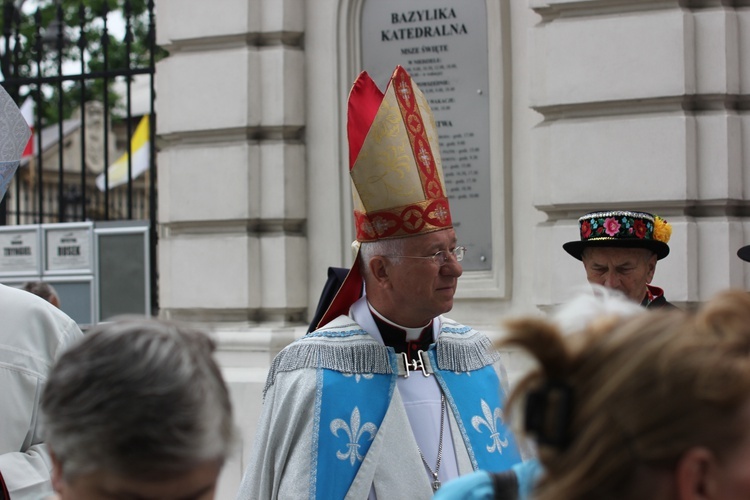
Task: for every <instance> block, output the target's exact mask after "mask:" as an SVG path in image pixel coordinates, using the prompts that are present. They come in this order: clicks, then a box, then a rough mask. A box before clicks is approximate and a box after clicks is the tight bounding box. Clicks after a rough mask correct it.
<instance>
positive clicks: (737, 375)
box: [503, 291, 750, 500]
mask: <svg viewBox="0 0 750 500" xmlns="http://www.w3.org/2000/svg"><path fill="white" fill-rule="evenodd" d="M508 328H509V335H508V336H507V337H506V339H505V340H504V342H503V344H506V345H507V344H511V345H515V346H519V347H521V348H522V349H525V350H526V351H528V352H529V353H530V354H531V355H532V356H533V357H534V358H536V360H537V361H538V362H539V368H538V370H536V371H535V372H533V373H532V374H530V375H529V376H527V377H526V378H525V379H524V380H522V381H521V383H520V384H519V386H518V388H517V389H516V390H515V391H514V393H513V394H512V396H511V398H510V401H509V403H508V405H509V407H510V409H511V413H512V410H513V408H514V407H518V406H519V405H520V404H521V402H522V401H523V402H526V413H525V414H524V427H525V430H526V434H527V435H530V436H531V437H532V438H533V439H534V440H535V441H537V444H538V449H539V458H540V461H541V462H542V464H543V465H544V467H545V470H546V474H545V476H544V478H543V479H542V481H541V482H540V484H539V485H538V488H537V495H536V496H535V497H534V498H537V499H539V500H550V499H553V498H554V499H556V500H560V499H563V500H567V499H570V500H572V499H576V500H586V499H592V500H593V499H601V498H611V499H619V498H633V497H636V496H642V495H644V494H645V495H646V496H648V492H649V491H650V488H651V487H652V486H653V485H651V484H648V479H647V478H648V477H649V475H650V474H652V473H653V472H658V471H670V470H672V469H673V468H674V467H675V465H676V464H677V462H678V460H679V458H680V456H681V455H682V454H683V453H684V452H686V451H687V450H689V449H691V448H692V447H697V446H701V447H705V448H708V449H709V450H711V451H712V452H713V453H714V454H715V455H716V456H717V457H719V458H721V457H723V456H726V454H727V453H728V452H730V451H731V450H732V449H733V448H734V447H735V446H737V444H738V443H740V442H741V441H742V439H743V438H744V436H745V434H746V432H747V431H746V429H745V427H746V426H745V425H743V423H742V421H741V419H740V416H739V414H740V412H741V410H742V409H743V408H744V407H745V406H746V404H747V402H748V401H749V400H750V296H748V294H747V293H745V292H740V291H730V292H725V293H723V294H720V295H718V296H717V297H716V298H714V299H713V300H711V301H710V302H709V303H708V304H706V305H705V307H703V308H702V309H701V310H700V311H699V312H697V313H695V314H689V313H686V312H683V311H677V310H673V311H664V310H658V311H653V312H646V311H644V313H643V314H639V315H636V316H633V317H630V318H623V317H611V318H610V319H609V320H606V321H597V322H595V323H592V324H591V325H590V326H589V327H588V328H587V329H585V330H583V331H582V332H579V333H578V334H576V335H572V336H568V337H564V336H563V335H562V333H561V332H560V331H559V329H558V328H557V327H556V326H554V325H553V324H551V323H549V322H546V321H542V320H538V319H526V320H517V321H514V322H511V323H510V324H509V325H508ZM540 401H541V402H540ZM530 403H533V404H530Z"/></svg>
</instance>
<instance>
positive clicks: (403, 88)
mask: <svg viewBox="0 0 750 500" xmlns="http://www.w3.org/2000/svg"><path fill="white" fill-rule="evenodd" d="M398 93H399V94H401V97H402V98H403V99H404V100H405V101H406V102H407V103H408V102H409V101H410V100H411V87H409V84H408V83H406V81H405V80H401V83H400V84H399V86H398Z"/></svg>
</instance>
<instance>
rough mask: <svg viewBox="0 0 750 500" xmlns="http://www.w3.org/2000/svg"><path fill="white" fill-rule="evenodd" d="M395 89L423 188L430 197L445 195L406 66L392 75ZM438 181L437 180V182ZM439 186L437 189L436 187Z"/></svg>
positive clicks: (426, 195) (397, 69)
mask: <svg viewBox="0 0 750 500" xmlns="http://www.w3.org/2000/svg"><path fill="white" fill-rule="evenodd" d="M392 84H393V90H394V93H395V94H396V100H397V101H398V103H399V108H400V109H401V117H402V118H403V120H404V123H405V124H406V131H407V134H408V136H409V143H410V145H411V149H412V154H413V155H414V159H415V161H416V164H417V169H418V170H419V178H420V180H421V182H422V189H423V191H424V193H425V197H427V198H428V199H434V198H441V197H443V196H444V193H443V189H442V185H441V183H440V181H439V180H438V178H437V169H436V168H435V157H434V155H433V153H432V146H431V145H430V141H429V140H428V139H427V134H426V131H425V126H424V121H423V120H422V113H420V110H419V106H418V105H417V99H416V96H415V95H414V91H413V88H412V85H413V84H412V80H411V77H410V76H409V74H408V73H407V72H406V70H405V69H404V68H402V67H401V66H398V67H397V68H396V70H395V71H394V73H393V77H392ZM435 181H437V182H435ZM436 186H437V189H436Z"/></svg>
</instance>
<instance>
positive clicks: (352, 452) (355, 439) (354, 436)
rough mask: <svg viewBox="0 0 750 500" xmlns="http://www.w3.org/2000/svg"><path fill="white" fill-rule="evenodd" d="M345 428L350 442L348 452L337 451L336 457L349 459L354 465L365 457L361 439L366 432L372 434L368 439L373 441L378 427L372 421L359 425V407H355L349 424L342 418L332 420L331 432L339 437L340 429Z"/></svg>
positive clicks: (347, 446)
mask: <svg viewBox="0 0 750 500" xmlns="http://www.w3.org/2000/svg"><path fill="white" fill-rule="evenodd" d="M341 429H344V432H345V433H346V437H347V438H348V439H349V442H348V443H347V445H346V448H347V450H346V452H342V451H336V458H338V459H339V460H346V459H347V458H348V459H349V462H350V463H351V464H352V466H353V465H354V464H355V463H356V462H357V460H359V461H360V462H361V461H362V460H363V459H364V458H365V457H364V456H362V455H361V454H360V453H359V441H360V440H361V439H362V437H363V436H364V434H365V433H368V434H370V438H369V439H368V441H372V440H373V439H374V438H375V433H376V432H378V427H377V426H376V425H375V424H373V423H372V422H365V424H364V425H363V426H362V427H360V426H359V408H357V407H356V406H355V407H354V411H353V412H352V416H351V419H350V421H349V424H347V423H346V422H344V421H343V420H342V419H340V418H337V419H335V420H333V421H332V422H331V432H332V433H333V435H334V436H336V437H339V434H338V433H339V430H341Z"/></svg>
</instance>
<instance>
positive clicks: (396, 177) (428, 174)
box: [347, 66, 452, 242]
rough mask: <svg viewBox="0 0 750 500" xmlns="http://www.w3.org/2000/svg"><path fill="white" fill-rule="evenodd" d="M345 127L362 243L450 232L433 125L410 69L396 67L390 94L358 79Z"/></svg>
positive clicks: (365, 79) (368, 80)
mask: <svg viewBox="0 0 750 500" xmlns="http://www.w3.org/2000/svg"><path fill="white" fill-rule="evenodd" d="M347 128H348V135H349V173H350V175H351V180H352V197H353V202H354V223H355V227H356V234H357V240H358V241H360V242H366V241H376V240H381V239H388V238H403V237H406V236H415V235H418V234H424V233H430V232H433V231H438V230H441V229H447V228H450V227H452V221H451V214H450V208H449V206H448V197H447V196H446V192H445V184H444V181H443V169H442V166H441V162H440V146H439V144H438V134H437V128H436V127H435V120H434V118H433V117H432V112H431V111H430V106H429V105H428V104H427V99H425V97H424V95H423V94H422V92H421V91H420V90H419V88H418V87H417V85H416V84H415V83H414V82H413V81H412V79H411V77H410V76H409V74H408V73H407V72H406V70H405V69H404V68H402V67H401V66H397V67H396V70H395V71H394V72H393V75H392V76H391V80H390V82H388V87H387V88H386V90H385V93H381V92H380V90H379V89H378V88H377V86H376V85H375V82H373V81H372V79H371V78H370V76H369V75H368V74H367V73H366V72H363V73H361V74H360V75H359V77H358V78H357V80H356V81H355V82H354V85H353V86H352V90H351V92H350V93H349V109H348V127H347Z"/></svg>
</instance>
